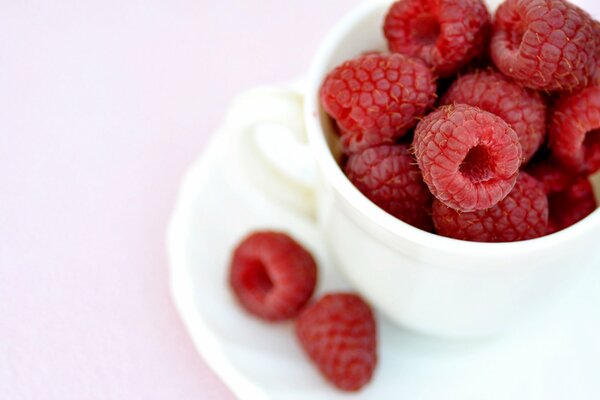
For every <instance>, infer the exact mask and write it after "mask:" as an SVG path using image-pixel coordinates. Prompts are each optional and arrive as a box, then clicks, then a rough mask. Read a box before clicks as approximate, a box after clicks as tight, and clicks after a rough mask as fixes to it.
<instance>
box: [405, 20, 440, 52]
mask: <svg viewBox="0 0 600 400" xmlns="http://www.w3.org/2000/svg"><path fill="white" fill-rule="evenodd" d="M411 28H412V36H413V40H414V41H415V42H417V43H419V44H421V45H422V46H431V45H434V44H435V43H436V42H437V40H438V37H439V36H440V24H439V23H438V20H437V18H436V17H435V16H434V15H433V14H430V13H424V14H421V15H419V16H417V17H416V18H415V19H413V21H412V23H411Z"/></svg>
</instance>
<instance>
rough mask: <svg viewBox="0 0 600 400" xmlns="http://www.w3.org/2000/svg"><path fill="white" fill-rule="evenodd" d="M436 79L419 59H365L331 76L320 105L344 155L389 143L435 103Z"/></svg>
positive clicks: (390, 56)
mask: <svg viewBox="0 0 600 400" xmlns="http://www.w3.org/2000/svg"><path fill="white" fill-rule="evenodd" d="M435 91H436V86H435V78H434V76H433V74H432V73H431V71H430V70H429V68H428V67H427V66H426V65H425V64H424V63H423V62H422V61H421V60H419V59H417V58H413V57H410V56H405V55H402V54H367V55H363V56H360V57H357V58H355V59H352V60H350V61H346V62H345V63H343V64H342V65H340V66H339V67H337V68H335V69H334V70H333V71H331V72H330V73H329V74H328V75H327V77H326V78H325V81H324V82H323V85H322V86H321V92H320V97H321V104H322V105H323V108H324V109H325V111H326V112H327V113H328V114H329V115H330V116H331V117H333V118H334V119H335V120H336V121H337V123H338V125H339V126H340V128H341V129H340V131H341V133H342V135H341V143H342V147H343V150H344V152H346V153H348V154H349V153H355V152H358V151H361V150H364V149H366V148H369V147H373V146H377V145H380V144H386V143H387V144H389V143H393V142H394V141H395V140H396V139H398V138H400V137H401V136H403V135H404V134H405V133H406V132H407V131H408V130H409V129H411V128H412V127H414V126H415V124H416V123H417V119H418V118H420V117H422V116H423V115H424V114H425V112H426V111H427V110H428V109H429V108H430V107H431V106H432V105H433V103H434V102H435Z"/></svg>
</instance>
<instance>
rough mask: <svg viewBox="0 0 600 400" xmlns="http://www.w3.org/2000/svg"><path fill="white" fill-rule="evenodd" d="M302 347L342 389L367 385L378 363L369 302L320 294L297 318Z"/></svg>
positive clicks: (373, 324) (342, 295)
mask: <svg viewBox="0 0 600 400" xmlns="http://www.w3.org/2000/svg"><path fill="white" fill-rule="evenodd" d="M296 334H297V335H298V339H299V340H300V344H301V345H302V347H303V348H304V351H306V353H307V354H308V356H309V357H310V358H311V359H312V361H313V362H314V363H315V364H316V365H317V367H318V368H319V370H320V371H321V373H322V374H323V375H324V376H325V377H326V378H327V379H328V380H329V381H330V382H331V383H333V384H334V385H335V386H337V387H338V388H340V389H342V390H347V391H356V390H359V389H360V388H362V387H363V386H364V385H366V384H367V383H368V382H369V381H370V380H371V376H372V375H373V371H374V370H375V366H376V364H377V332H376V326H375V319H374V317H373V313H372V312H371V309H370V308H369V306H368V305H367V304H366V303H365V302H364V301H362V299H361V298H360V297H358V296H356V295H353V294H347V293H336V294H328V295H325V296H323V297H322V298H321V299H320V300H319V301H318V302H316V303H315V304H312V305H310V306H309V307H307V308H306V309H305V310H304V311H303V312H302V314H300V316H299V317H298V319H297V320H296Z"/></svg>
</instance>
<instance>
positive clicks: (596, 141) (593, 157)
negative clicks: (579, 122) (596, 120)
mask: <svg viewBox="0 0 600 400" xmlns="http://www.w3.org/2000/svg"><path fill="white" fill-rule="evenodd" d="M583 149H584V151H585V161H586V164H588V167H589V168H591V169H596V167H598V166H600V128H598V129H593V130H591V131H588V133H586V134H585V139H584V140H583Z"/></svg>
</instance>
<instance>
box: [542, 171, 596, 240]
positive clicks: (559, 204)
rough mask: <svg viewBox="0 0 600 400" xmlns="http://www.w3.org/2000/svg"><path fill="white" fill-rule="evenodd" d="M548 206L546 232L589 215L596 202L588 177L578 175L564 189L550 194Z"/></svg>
mask: <svg viewBox="0 0 600 400" xmlns="http://www.w3.org/2000/svg"><path fill="white" fill-rule="evenodd" d="M548 206H549V208H550V220H549V221H548V230H547V233H548V234H550V233H554V232H556V231H560V230H562V229H565V228H568V227H569V226H571V225H573V224H575V223H576V222H579V221H581V220H582V219H583V218H585V217H587V216H588V215H590V214H591V213H592V212H593V211H594V210H595V209H596V207H598V204H597V203H596V197H595V196H594V189H593V188H592V185H591V183H590V181H589V179H588V178H586V177H579V178H578V179H577V180H576V181H575V183H573V184H572V185H571V186H569V187H568V188H567V189H566V190H563V191H562V192H556V193H552V194H550V195H549V196H548Z"/></svg>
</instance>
